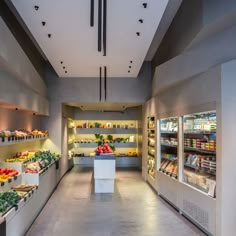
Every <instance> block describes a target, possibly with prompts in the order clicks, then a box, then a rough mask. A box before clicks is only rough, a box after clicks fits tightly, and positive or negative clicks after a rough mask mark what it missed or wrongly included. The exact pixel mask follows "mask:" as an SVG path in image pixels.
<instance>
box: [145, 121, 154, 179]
mask: <svg viewBox="0 0 236 236" xmlns="http://www.w3.org/2000/svg"><path fill="white" fill-rule="evenodd" d="M155 128H156V120H155V117H154V116H151V117H148V127H147V129H148V130H147V132H148V134H147V136H148V145H147V146H148V150H147V151H148V153H147V172H148V175H149V176H151V177H152V178H153V179H155V176H156V167H155V166H156V130H155Z"/></svg>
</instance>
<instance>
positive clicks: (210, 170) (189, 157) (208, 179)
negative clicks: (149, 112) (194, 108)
mask: <svg viewBox="0 0 236 236" xmlns="http://www.w3.org/2000/svg"><path fill="white" fill-rule="evenodd" d="M183 129H184V160H183V162H184V173H183V180H184V182H186V183H187V184H189V185H191V186H194V187H196V188H197V189H199V190H202V191H204V192H206V193H208V195H209V196H212V197H215V187H216V112H215V111H212V112H203V113H197V114H191V115H186V116H184V127H183Z"/></svg>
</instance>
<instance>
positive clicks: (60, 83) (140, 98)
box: [46, 62, 151, 103]
mask: <svg viewBox="0 0 236 236" xmlns="http://www.w3.org/2000/svg"><path fill="white" fill-rule="evenodd" d="M46 81H47V85H48V88H49V94H50V100H52V102H53V100H55V99H56V100H59V101H60V102H65V103H66V102H87V103H89V102H95V103H96V102H97V103H99V78H58V76H57V75H56V73H55V72H54V71H53V69H52V68H50V67H49V68H48V69H47V71H46ZM102 89H103V88H102ZM102 93H103V99H104V91H102ZM150 96H151V64H150V63H148V62H146V63H144V65H143V67H142V68H141V70H140V73H139V76H138V77H137V78H109V75H108V79H107V102H118V103H143V102H145V101H146V100H148V99H149V98H150Z"/></svg>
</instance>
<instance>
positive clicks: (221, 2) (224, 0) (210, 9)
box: [203, 0, 236, 25]
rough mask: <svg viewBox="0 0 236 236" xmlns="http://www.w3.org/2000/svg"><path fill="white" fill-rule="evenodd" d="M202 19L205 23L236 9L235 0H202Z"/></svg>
mask: <svg viewBox="0 0 236 236" xmlns="http://www.w3.org/2000/svg"><path fill="white" fill-rule="evenodd" d="M203 4H204V7H203V10H204V11H203V21H204V25H207V24H209V23H211V22H213V21H215V20H217V19H219V18H221V17H223V16H225V15H226V14H230V13H232V12H234V11H235V10H236V2H235V0H204V1H203Z"/></svg>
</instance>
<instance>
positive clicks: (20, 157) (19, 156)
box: [5, 151, 36, 162]
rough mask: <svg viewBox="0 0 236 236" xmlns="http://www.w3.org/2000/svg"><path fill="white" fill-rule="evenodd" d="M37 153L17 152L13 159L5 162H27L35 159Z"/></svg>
mask: <svg viewBox="0 0 236 236" xmlns="http://www.w3.org/2000/svg"><path fill="white" fill-rule="evenodd" d="M35 152H36V151H25V152H17V153H16V154H15V155H14V156H13V157H10V158H7V159H6V160H5V162H25V161H28V160H30V159H32V158H33V157H34V154H35Z"/></svg>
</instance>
